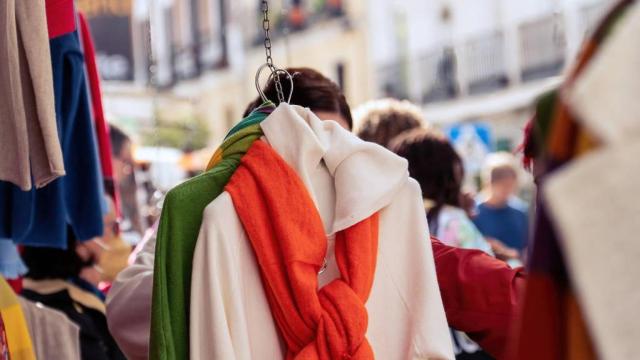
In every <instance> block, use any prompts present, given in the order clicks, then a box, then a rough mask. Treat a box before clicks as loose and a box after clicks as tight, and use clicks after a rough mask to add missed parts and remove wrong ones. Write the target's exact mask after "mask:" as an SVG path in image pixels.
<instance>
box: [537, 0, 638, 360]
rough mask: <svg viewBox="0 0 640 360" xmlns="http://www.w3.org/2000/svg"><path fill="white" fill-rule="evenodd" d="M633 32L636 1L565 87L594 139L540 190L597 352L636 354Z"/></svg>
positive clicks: (609, 355) (619, 356)
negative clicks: (595, 143) (593, 144)
mask: <svg viewBox="0 0 640 360" xmlns="http://www.w3.org/2000/svg"><path fill="white" fill-rule="evenodd" d="M638 33H640V6H638V5H637V4H636V5H633V6H631V7H630V8H629V9H628V10H626V13H625V14H624V15H623V17H622V18H621V19H619V20H617V21H616V25H615V31H613V32H612V33H611V34H610V35H609V38H608V39H607V41H606V42H605V43H603V44H602V45H601V47H600V49H599V50H598V52H597V53H596V54H595V55H594V56H593V59H592V61H591V62H590V64H589V65H588V66H587V67H585V69H584V71H583V74H582V75H581V76H580V77H579V78H577V79H576V80H575V82H574V83H573V84H572V85H571V87H570V88H569V89H568V90H567V99H568V100H567V102H568V106H569V107H570V108H571V110H572V111H574V112H575V113H576V114H578V115H579V118H578V119H579V121H580V124H581V125H582V126H584V127H585V128H587V129H588V130H589V131H590V132H591V133H593V134H594V135H597V138H598V140H599V141H600V142H601V145H600V146H599V147H598V148H596V149H593V150H592V151H590V152H589V153H588V154H586V155H584V156H581V157H579V158H577V159H576V160H574V161H572V162H571V163H570V164H568V165H567V166H565V167H563V168H562V169H560V170H558V171H557V172H555V173H554V174H552V175H551V176H550V177H549V178H548V179H547V182H546V185H545V189H544V196H545V201H546V202H547V204H548V208H549V212H550V213H551V215H552V216H553V218H554V224H555V226H556V229H557V232H558V234H559V235H560V237H561V239H562V249H563V251H564V254H565V256H566V260H567V264H568V273H569V275H570V277H571V280H572V284H573V286H574V287H575V289H576V294H579V298H578V301H579V303H580V306H581V308H582V309H583V310H584V318H585V323H586V325H587V326H588V332H589V334H590V335H591V337H592V338H593V343H594V345H595V346H594V347H595V350H596V353H597V354H598V355H599V357H600V358H603V359H631V358H634V357H637V339H638V337H639V336H640V326H638V322H637V321H636V320H637V319H636V318H635V316H630V314H635V312H636V308H637V304H638V302H637V300H636V299H637V298H638V295H639V294H640V292H639V291H638V290H637V286H636V282H637V279H638V277H639V276H640V272H639V271H638V268H637V266H636V265H635V263H636V259H637V258H638V256H639V255H640V245H639V244H638V242H637V241H635V239H637V234H638V226H637V223H636V222H634V221H629V220H630V219H638V218H640V203H639V202H638V200H637V197H635V196H633V194H635V193H637V186H638V184H639V183H640V167H638V159H639V156H640V142H639V141H640V122H639V121H638V115H637V114H638V113H637V111H638V110H640V109H639V108H638V99H637V94H638V93H639V90H640V88H638V86H639V84H638V81H637V80H636V79H637V78H638V74H639V69H638V64H639V63H640V46H638V41H637V35H638ZM593 99H598V101H593ZM603 169H606V171H603ZM584 179H589V183H588V184H585V182H584ZM595 204H597V205H595ZM612 299H614V304H615V306H611V301H612Z"/></svg>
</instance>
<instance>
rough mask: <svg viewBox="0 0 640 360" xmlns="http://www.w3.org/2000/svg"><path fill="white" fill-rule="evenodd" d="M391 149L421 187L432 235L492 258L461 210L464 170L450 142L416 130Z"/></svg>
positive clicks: (482, 240) (396, 142)
mask: <svg viewBox="0 0 640 360" xmlns="http://www.w3.org/2000/svg"><path fill="white" fill-rule="evenodd" d="M390 147H391V150H392V151H393V152H395V153H396V154H398V155H400V156H402V157H403V158H405V159H407V161H408V162H409V175H410V176H411V177H413V178H414V179H416V180H417V181H418V183H420V187H421V188H422V197H423V198H424V202H425V208H426V211H427V219H428V221H429V229H430V231H431V233H432V234H433V235H434V236H436V237H437V238H438V239H440V240H441V241H442V242H444V243H445V244H447V245H450V246H455V247H461V248H466V249H478V250H482V251H484V252H486V253H488V254H490V255H493V252H492V251H491V246H490V245H489V243H488V242H487V241H486V240H485V238H484V237H483V236H482V234H481V233H480V232H479V231H478V229H477V228H476V227H475V225H474V224H473V222H472V221H471V219H469V217H468V216H467V213H466V211H465V210H464V209H463V208H462V202H461V201H462V183H463V180H464V168H463V165H462V159H461V158H460V156H459V155H458V154H457V153H456V150H455V149H454V148H453V146H452V145H451V143H449V140H448V139H447V138H446V137H444V136H443V135H441V134H439V133H436V132H434V131H428V130H424V129H416V130H411V131H409V132H406V133H403V134H401V135H399V136H398V137H397V138H395V139H394V140H392V141H391V145H390Z"/></svg>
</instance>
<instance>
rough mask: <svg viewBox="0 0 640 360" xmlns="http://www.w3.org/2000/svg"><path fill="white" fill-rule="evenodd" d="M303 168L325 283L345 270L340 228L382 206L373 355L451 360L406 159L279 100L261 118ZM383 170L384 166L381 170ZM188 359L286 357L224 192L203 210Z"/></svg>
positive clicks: (372, 309) (370, 305) (370, 333)
mask: <svg viewBox="0 0 640 360" xmlns="http://www.w3.org/2000/svg"><path fill="white" fill-rule="evenodd" d="M261 126H262V128H263V130H264V134H265V137H266V140H267V141H268V142H269V143H270V144H271V146H272V147H273V148H274V149H275V150H276V151H277V152H278V154H280V156H282V157H283V159H284V160H285V161H286V162H287V163H288V164H289V165H290V166H291V167H292V168H293V169H294V170H295V171H296V172H297V173H298V175H299V176H300V178H301V180H302V181H303V182H304V183H305V185H306V187H307V190H309V193H310V195H311V197H312V198H313V200H314V202H315V204H316V206H317V208H318V211H319V213H320V216H321V218H322V220H323V223H324V225H325V229H326V233H327V237H328V249H327V269H326V271H325V272H323V273H322V274H321V275H320V276H319V277H318V280H319V284H320V286H322V285H324V284H327V283H328V282H330V281H332V280H333V279H335V278H337V277H338V276H339V275H340V273H339V271H338V267H337V264H336V260H335V254H334V245H335V244H334V235H333V234H335V233H336V232H338V231H340V230H343V229H345V228H348V227H349V226H351V225H353V224H355V223H357V222H360V221H362V220H363V219H365V218H367V217H368V216H370V215H371V214H373V213H375V212H376V211H379V214H380V223H379V244H378V259H377V266H376V272H375V278H374V282H373V287H372V290H371V295H370V297H369V300H368V301H367V303H366V308H367V312H368V315H369V323H368V329H367V339H368V340H369V343H370V344H371V347H372V348H373V352H374V354H375V357H376V358H377V359H398V360H407V359H453V358H454V356H453V351H452V345H451V338H450V335H449V330H448V327H447V321H446V317H445V314H444V309H443V305H442V300H441V297H440V290H439V288H438V284H437V278H436V272H435V265H434V260H433V253H432V249H431V243H430V241H429V230H428V227H427V221H426V218H425V216H424V208H423V204H422V196H421V191H420V186H419V185H418V184H417V182H416V181H415V180H413V179H410V178H409V177H408V172H407V164H406V161H405V160H404V159H401V158H399V157H397V156H396V155H394V154H393V153H391V152H389V151H388V150H386V149H384V148H383V147H380V146H378V145H375V144H372V143H365V142H363V141H362V140H360V139H358V138H356V137H355V135H352V134H351V133H349V132H348V131H346V130H344V129H342V128H341V127H340V125H338V124H337V123H336V122H333V121H321V120H320V119H318V118H317V117H316V116H315V115H313V114H312V113H311V111H309V110H308V109H303V108H301V107H298V106H290V105H288V104H281V105H280V106H279V107H278V108H277V109H276V110H275V111H274V112H273V113H272V114H271V115H270V116H269V117H268V118H267V119H265V120H264V121H263V122H262V124H261ZM379 174H384V176H380V175H379ZM190 309H191V317H190V339H189V340H190V356H191V359H229V360H233V359H236V360H251V359H282V358H284V355H285V354H284V351H283V347H282V346H281V343H280V337H279V336H278V332H277V328H276V326H275V323H274V321H273V318H272V316H271V310H270V308H269V304H268V302H267V299H266V296H265V293H264V288H263V286H262V282H261V279H260V272H259V270H258V266H257V264H256V261H255V257H254V254H253V249H252V248H251V244H250V242H249V240H248V238H247V235H246V233H245V232H244V229H243V227H242V224H241V222H240V220H239V218H238V215H237V214H236V212H235V209H234V206H233V202H232V200H231V197H230V196H229V194H228V193H227V192H223V193H222V194H221V195H220V196H219V197H218V198H216V199H215V200H214V201H213V202H212V203H211V204H209V205H208V206H207V207H206V208H205V210H204V214H203V221H202V227H201V228H200V234H199V237H198V242H197V244H196V250H195V253H194V259H193V273H192V282H191V306H190Z"/></svg>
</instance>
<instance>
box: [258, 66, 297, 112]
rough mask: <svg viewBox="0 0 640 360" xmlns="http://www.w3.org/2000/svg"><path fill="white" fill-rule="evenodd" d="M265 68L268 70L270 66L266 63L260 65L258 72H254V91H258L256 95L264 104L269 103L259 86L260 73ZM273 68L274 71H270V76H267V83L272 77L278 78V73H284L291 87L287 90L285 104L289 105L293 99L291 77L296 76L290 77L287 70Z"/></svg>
mask: <svg viewBox="0 0 640 360" xmlns="http://www.w3.org/2000/svg"><path fill="white" fill-rule="evenodd" d="M266 67H269V68H270V67H271V66H269V64H268V63H264V64H262V65H260V67H259V68H258V71H257V72H256V78H255V85H256V90H257V91H258V94H260V97H261V98H262V101H264V102H267V101H270V100H269V99H268V98H267V96H266V95H265V93H264V91H262V86H260V73H262V70H264V68H266ZM273 68H274V69H275V70H274V71H272V72H271V74H269V79H267V81H269V80H271V78H272V77H274V76H278V73H284V74H285V75H286V76H287V78H288V79H289V84H290V85H291V87H290V88H289V98H288V99H287V103H290V102H291V98H292V97H293V76H295V75H296V74H293V75H291V74H290V73H289V72H288V71H287V70H284V69H280V68H278V67H275V66H274V67H273Z"/></svg>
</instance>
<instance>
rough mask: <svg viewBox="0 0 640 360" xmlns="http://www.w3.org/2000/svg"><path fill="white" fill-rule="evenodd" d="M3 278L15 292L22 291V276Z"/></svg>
mask: <svg viewBox="0 0 640 360" xmlns="http://www.w3.org/2000/svg"><path fill="white" fill-rule="evenodd" d="M5 280H7V283H8V284H9V286H11V288H12V289H13V291H14V292H15V293H16V294H20V292H22V278H17V279H5Z"/></svg>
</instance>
